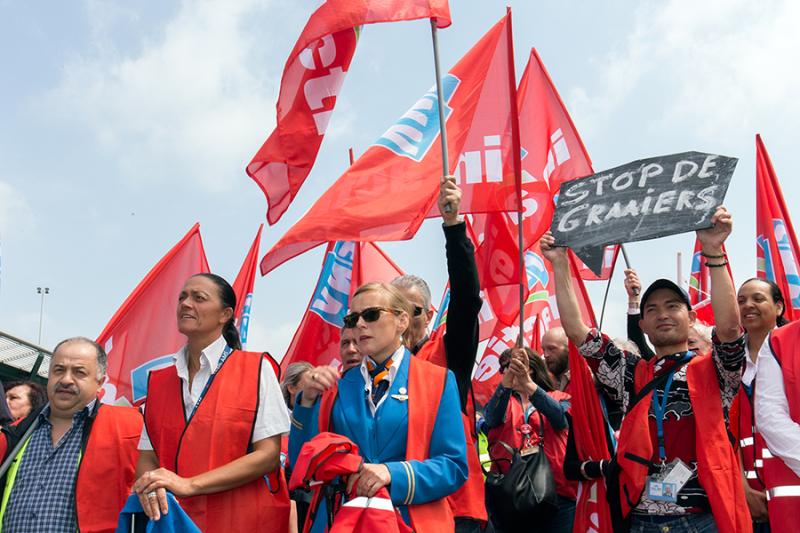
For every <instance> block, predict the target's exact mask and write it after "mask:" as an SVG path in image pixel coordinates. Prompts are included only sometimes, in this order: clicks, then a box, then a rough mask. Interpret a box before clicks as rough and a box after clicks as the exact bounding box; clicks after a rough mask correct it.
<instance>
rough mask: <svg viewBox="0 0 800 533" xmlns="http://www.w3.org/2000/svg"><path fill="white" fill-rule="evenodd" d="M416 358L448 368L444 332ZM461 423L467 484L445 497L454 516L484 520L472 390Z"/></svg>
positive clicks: (421, 349) (423, 347) (485, 519)
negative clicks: (465, 444)
mask: <svg viewBox="0 0 800 533" xmlns="http://www.w3.org/2000/svg"><path fill="white" fill-rule="evenodd" d="M416 357H418V358H420V359H422V360H424V361H428V362H430V363H433V364H435V365H437V366H440V367H442V368H447V356H446V353H445V349H444V335H435V336H434V337H433V338H431V339H428V342H426V343H425V344H423V345H422V348H420V350H419V351H418V352H417V354H416ZM461 421H462V422H463V424H464V434H465V435H466V437H467V467H468V468H469V474H468V477H467V481H466V483H464V485H462V486H461V488H460V489H458V491H456V492H455V493H454V494H452V495H450V496H448V497H447V502H448V503H449V504H450V508H451V509H452V510H453V516H455V517H456V518H472V519H473V520H478V521H480V522H483V523H486V522H487V521H488V520H489V515H488V514H487V513H486V493H485V487H484V484H483V470H482V469H481V461H480V458H479V457H478V447H477V445H476V444H475V443H476V442H477V440H478V435H477V434H476V433H475V403H474V401H473V399H472V391H470V394H468V395H467V412H466V414H465V413H461Z"/></svg>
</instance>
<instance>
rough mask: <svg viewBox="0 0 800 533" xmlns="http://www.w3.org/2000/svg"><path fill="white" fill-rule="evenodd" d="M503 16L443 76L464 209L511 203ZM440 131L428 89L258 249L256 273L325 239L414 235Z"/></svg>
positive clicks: (431, 181) (427, 211)
mask: <svg viewBox="0 0 800 533" xmlns="http://www.w3.org/2000/svg"><path fill="white" fill-rule="evenodd" d="M508 19H509V15H507V16H506V17H503V19H502V20H501V21H500V22H498V23H497V24H496V25H495V26H494V27H493V28H492V29H491V30H489V32H488V33H486V35H484V36H483V38H481V40H480V41H478V43H477V44H476V45H475V46H474V47H473V48H472V49H471V50H470V51H469V52H468V53H467V54H466V55H465V56H464V57H463V58H462V59H461V61H459V62H458V64H456V66H455V67H453V69H452V70H450V72H449V73H448V74H447V75H446V76H444V78H443V80H442V90H443V93H444V101H445V104H446V106H447V108H446V109H445V116H446V119H445V120H446V121H447V133H448V145H449V148H450V153H451V154H452V155H451V161H450V167H451V168H453V169H455V170H454V173H455V175H456V177H457V179H458V180H459V183H460V186H461V189H462V193H463V195H462V202H461V211H462V212H464V213H469V212H491V211H506V210H513V209H515V208H516V194H515V192H516V187H515V184H514V175H513V157H511V155H512V151H513V150H512V148H511V147H512V142H511V141H512V132H511V120H510V118H511V102H510V98H509V93H510V91H509V88H508V81H509V64H510V59H509V58H510V50H509V47H508V39H507V35H506V32H507V31H508V24H507V21H508ZM439 131H440V128H439V113H438V100H437V97H436V90H435V88H432V89H431V90H430V91H428V93H426V94H425V95H424V96H423V97H422V98H421V99H420V100H419V101H417V103H416V104H414V106H412V108H411V109H410V110H409V111H408V112H406V114H405V115H404V116H403V117H401V118H400V119H399V120H398V122H397V123H396V124H395V125H393V126H391V127H390V128H389V129H388V130H387V131H386V133H384V134H383V135H382V136H381V137H380V138H379V139H378V140H377V141H376V142H375V144H373V145H372V146H371V147H370V148H369V149H368V150H367V151H366V152H365V153H364V154H363V155H362V156H361V157H360V158H359V159H358V160H357V161H356V162H355V163H354V164H353V165H352V166H351V167H350V168H349V169H348V170H347V171H346V172H345V173H344V174H343V175H342V176H341V177H340V178H339V179H338V180H337V181H336V183H334V184H333V185H332V186H331V187H330V189H328V190H327V191H326V192H325V193H324V194H323V195H322V196H321V197H320V198H319V199H318V200H317V202H316V203H315V204H314V205H313V206H312V207H311V209H310V210H309V211H308V213H306V215H304V216H303V218H301V219H300V221H298V222H297V223H296V224H295V225H294V226H293V227H292V228H291V229H289V231H288V232H287V233H286V234H285V235H284V236H283V237H282V238H281V240H280V241H279V242H278V243H277V244H276V245H275V246H274V247H273V248H272V250H270V251H269V252H268V253H267V254H266V255H265V256H264V258H263V259H262V261H261V273H262V274H266V273H268V272H269V271H271V270H272V269H274V268H275V267H277V266H278V265H280V264H281V263H283V262H284V261H286V260H288V259H290V258H292V257H295V256H296V255H298V254H300V253H303V252H304V251H306V250H309V249H311V248H313V247H315V246H318V245H320V244H323V243H325V242H330V241H350V240H353V241H361V242H364V241H377V240H403V239H410V238H411V237H413V236H414V234H415V233H416V232H417V229H419V226H420V225H421V224H422V221H423V219H424V218H425V217H426V216H439V214H438V212H436V211H435V209H434V203H435V202H436V197H437V194H438V190H439V177H440V175H441V169H442V163H441V150H440V149H439V143H438V139H439ZM457 162H458V163H457Z"/></svg>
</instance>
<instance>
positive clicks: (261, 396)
mask: <svg viewBox="0 0 800 533" xmlns="http://www.w3.org/2000/svg"><path fill="white" fill-rule="evenodd" d="M226 346H227V343H226V342H225V338H224V337H220V338H218V339H217V340H215V341H214V342H212V343H211V344H210V345H208V346H207V347H206V348H204V349H203V350H201V351H200V369H199V370H198V371H197V374H195V376H194V379H193V380H192V386H191V387H189V366H188V361H187V356H186V347H185V346H184V347H183V348H181V349H180V350H178V352H177V353H175V354H174V355H173V356H172V357H173V360H174V364H175V371H176V372H177V374H178V377H179V378H180V380H181V385H182V387H181V390H182V392H183V407H184V415H185V417H186V419H187V420H188V418H189V416H190V415H191V414H192V411H193V410H194V406H195V404H197V401H198V400H199V399H200V395H201V394H202V393H203V389H205V387H206V383H208V380H209V379H210V378H211V375H212V374H213V373H214V372H215V371H216V370H217V366H218V365H219V360H220V358H221V357H222V353H223V352H224V351H225V348H226ZM258 402H259V403H258V408H257V409H256V422H255V427H254V429H253V438H252V441H251V442H257V441H260V440H262V439H266V438H267V437H272V436H274V435H284V434H286V433H288V432H289V412H288V410H287V409H286V403H285V402H284V401H283V394H282V393H281V388H280V385H279V384H278V379H277V378H276V377H275V371H274V370H273V369H272V365H271V364H269V363H266V362H265V363H263V364H262V365H261V379H260V380H259V390H258ZM146 408H147V405H146V404H145V409H146ZM139 449H140V450H152V449H153V445H152V444H151V443H150V438H149V437H148V435H147V429H146V428H144V427H142V436H141V438H140V439H139Z"/></svg>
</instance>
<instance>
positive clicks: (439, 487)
mask: <svg viewBox="0 0 800 533" xmlns="http://www.w3.org/2000/svg"><path fill="white" fill-rule="evenodd" d="M412 357H413V356H412V355H411V353H410V352H409V351H408V350H406V352H405V355H404V356H403V360H402V361H401V362H400V368H399V369H398V372H397V375H396V376H395V378H394V381H393V382H392V385H391V387H390V388H389V391H388V392H387V393H386V399H385V400H384V401H383V403H382V404H381V405H380V406H379V407H378V410H377V412H376V413H375V416H374V417H373V416H372V413H371V411H370V408H369V405H368V403H367V402H368V401H369V400H368V399H367V394H366V392H365V390H366V389H365V388H366V384H365V382H364V378H363V376H362V375H361V371H360V369H359V367H355V368H352V369H350V370H348V371H347V372H345V374H344V375H343V376H342V378H341V380H339V394H338V398H337V399H336V402H335V403H334V406H333V411H332V416H331V418H332V427H331V428H330V429H331V431H332V432H334V433H338V434H340V435H344V436H346V437H348V438H349V439H350V440H352V441H353V442H354V443H356V444H357V445H358V448H359V451H360V452H361V455H362V457H364V462H366V463H382V464H384V465H386V466H387V467H388V468H389V473H390V474H391V476H392V482H391V484H390V485H389V493H390V495H391V498H392V503H394V505H395V506H397V507H399V508H400V512H401V513H402V515H403V518H404V519H405V520H406V522H407V523H410V521H409V517H408V510H407V508H406V506H407V505H411V504H421V503H427V502H431V501H434V500H438V499H440V498H444V497H445V496H448V495H450V494H452V493H453V492H455V491H456V490H458V489H459V488H460V487H461V485H463V484H464V482H465V481H466V479H467V448H466V439H465V435H464V426H463V425H462V422H461V405H460V402H459V399H458V389H457V387H456V382H455V378H454V376H453V373H452V372H451V371H449V370H448V371H447V382H446V384H445V387H444V392H443V393H442V399H441V401H440V402H439V411H438V412H437V414H436V423H435V425H434V428H433V434H432V435H431V443H430V455H429V458H428V459H426V460H425V461H406V460H405V459H406V441H407V436H408V401H413V399H409V400H408V401H403V400H400V399H397V398H395V397H392V395H399V391H400V389H401V388H403V389H406V391H407V390H408V388H409V387H408V365H409V362H410V360H411V358H412ZM406 391H404V392H406ZM317 433H319V401H317V402H316V403H315V404H314V405H313V406H312V407H303V406H302V405H300V403H299V402H297V403H296V404H295V408H294V411H293V412H292V428H291V433H290V434H289V457H290V459H291V461H292V464H294V463H295V462H296V460H297V455H298V454H299V452H300V448H301V447H302V446H303V443H305V442H306V441H308V440H310V439H311V438H313V437H314V436H315V435H316V434H317ZM318 516H321V517H324V516H325V514H324V513H322V512H321V513H319V514H318ZM315 525H318V524H315ZM314 529H315V530H316V527H315V528H314Z"/></svg>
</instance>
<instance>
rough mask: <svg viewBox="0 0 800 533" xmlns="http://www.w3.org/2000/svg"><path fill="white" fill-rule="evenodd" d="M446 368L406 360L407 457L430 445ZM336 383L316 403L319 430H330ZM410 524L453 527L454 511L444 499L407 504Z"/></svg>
mask: <svg viewBox="0 0 800 533" xmlns="http://www.w3.org/2000/svg"><path fill="white" fill-rule="evenodd" d="M446 379H447V370H446V369H444V368H442V367H439V366H437V365H434V364H431V363H428V362H427V361H423V360H421V359H418V358H416V357H412V358H411V360H410V361H409V364H408V436H407V437H406V461H424V460H426V459H428V457H429V449H430V442H431V435H433V428H434V426H435V425H436V415H437V413H438V412H439V402H440V401H441V399H442V394H443V393H444V386H445V381H446ZM337 394H338V385H334V386H333V387H331V388H330V389H328V390H327V391H325V393H324V394H323V395H322V399H321V400H320V407H319V431H320V433H322V432H325V431H331V430H332V428H331V427H330V421H331V413H332V412H333V404H334V403H335V402H336V396H337ZM408 514H409V515H410V516H411V527H412V528H413V529H414V531H415V532H416V533H429V532H430V533H439V532H444V531H455V523H454V521H453V512H452V510H451V509H450V505H448V503H447V500H446V499H445V498H442V499H441V500H435V501H432V502H428V503H424V504H419V505H409V506H408Z"/></svg>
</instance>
